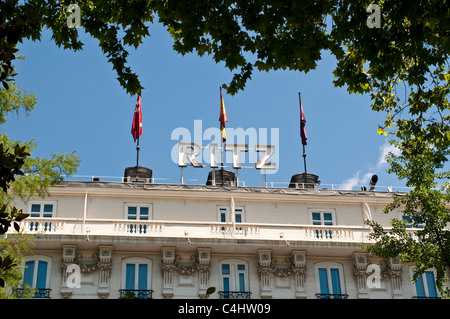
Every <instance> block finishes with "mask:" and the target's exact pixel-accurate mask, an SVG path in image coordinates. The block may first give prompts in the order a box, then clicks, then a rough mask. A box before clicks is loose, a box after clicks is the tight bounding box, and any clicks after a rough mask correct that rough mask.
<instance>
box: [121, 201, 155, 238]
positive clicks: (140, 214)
mask: <svg viewBox="0 0 450 319" xmlns="http://www.w3.org/2000/svg"><path fill="white" fill-rule="evenodd" d="M124 215H125V219H127V220H130V221H132V220H135V221H136V223H128V224H127V232H128V233H136V234H148V232H149V231H150V229H149V225H148V223H145V221H148V220H151V219H152V218H153V216H152V205H151V204H132V203H126V204H125V205H124ZM141 221H143V222H144V223H142V222H141Z"/></svg>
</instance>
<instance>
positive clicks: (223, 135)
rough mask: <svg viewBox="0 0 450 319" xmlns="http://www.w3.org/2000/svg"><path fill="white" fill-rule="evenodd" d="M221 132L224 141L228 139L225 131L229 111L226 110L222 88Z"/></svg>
mask: <svg viewBox="0 0 450 319" xmlns="http://www.w3.org/2000/svg"><path fill="white" fill-rule="evenodd" d="M219 121H220V132H221V133H222V143H223V142H225V141H226V140H227V134H226V132H225V122H228V119H227V112H226V111H225V103H224V102H223V96H222V89H221V90H220V117H219Z"/></svg>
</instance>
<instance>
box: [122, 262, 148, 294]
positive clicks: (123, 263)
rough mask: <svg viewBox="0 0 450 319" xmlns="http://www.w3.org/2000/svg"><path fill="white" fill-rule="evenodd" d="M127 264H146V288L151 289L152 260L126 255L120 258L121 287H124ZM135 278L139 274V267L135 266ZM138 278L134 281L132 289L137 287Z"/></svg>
mask: <svg viewBox="0 0 450 319" xmlns="http://www.w3.org/2000/svg"><path fill="white" fill-rule="evenodd" d="M127 264H134V265H136V266H137V265H139V264H146V265H147V290H152V260H151V259H150V258H145V257H128V258H124V259H122V289H126V279H127V278H126V276H127ZM135 271H136V273H135V279H136V278H137V275H138V274H139V267H135ZM138 284H139V280H135V281H134V286H135V287H134V289H135V290H137V289H138Z"/></svg>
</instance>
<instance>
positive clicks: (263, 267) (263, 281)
mask: <svg viewBox="0 0 450 319" xmlns="http://www.w3.org/2000/svg"><path fill="white" fill-rule="evenodd" d="M271 253H272V251H271V250H258V264H259V269H258V270H259V279H260V289H261V298H272V288H271V286H270V273H271V272H272V267H271V264H272V256H271Z"/></svg>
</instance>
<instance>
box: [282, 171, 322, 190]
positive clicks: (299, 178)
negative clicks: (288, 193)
mask: <svg viewBox="0 0 450 319" xmlns="http://www.w3.org/2000/svg"><path fill="white" fill-rule="evenodd" d="M318 184H320V181H319V176H317V175H314V174H310V173H306V174H305V173H301V174H295V175H292V177H291V182H290V183H289V188H315V187H316V186H317V185H318Z"/></svg>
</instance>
